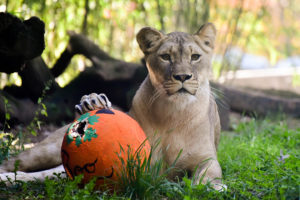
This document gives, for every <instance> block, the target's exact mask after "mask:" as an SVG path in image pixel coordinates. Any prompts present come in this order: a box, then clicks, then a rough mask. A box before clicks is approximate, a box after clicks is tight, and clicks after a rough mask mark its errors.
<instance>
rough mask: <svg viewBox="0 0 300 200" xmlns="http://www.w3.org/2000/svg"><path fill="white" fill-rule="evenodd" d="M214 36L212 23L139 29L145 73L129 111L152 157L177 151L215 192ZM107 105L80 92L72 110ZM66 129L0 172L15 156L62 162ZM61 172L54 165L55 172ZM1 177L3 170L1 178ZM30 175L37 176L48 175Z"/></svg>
mask: <svg viewBox="0 0 300 200" xmlns="http://www.w3.org/2000/svg"><path fill="white" fill-rule="evenodd" d="M215 37H216V29H215V27H214V25H213V24H211V23H208V24H205V25H203V26H202V27H201V28H200V29H199V30H198V31H197V32H196V33H195V34H193V35H190V34H187V33H182V32H172V33H169V34H163V33H161V32H159V31H157V30H155V29H154V28H150V27H146V28H143V29H141V30H140V32H139V33H138V34H137V41H138V43H139V46H140V48H141V50H142V51H143V53H144V54H145V61H146V65H147V69H148V72H149V74H148V76H147V77H146V79H145V80H144V82H143V83H142V85H141V86H140V88H139V89H138V91H137V92H136V95H135V96H134V99H133V102H132V107H131V109H130V111H129V115H130V116H131V117H133V118H134V119H135V120H137V121H138V123H139V124H140V126H141V127H142V128H143V130H144V131H145V133H146V135H147V136H148V138H149V141H150V143H151V144H152V145H155V143H156V142H157V141H158V140H159V141H160V142H159V143H158V147H157V148H156V150H155V152H154V154H153V159H154V161H155V160H158V159H163V160H164V161H165V162H166V163H167V164H169V165H170V164H172V163H173V162H174V161H175V159H176V157H177V155H178V154H179V152H180V151H182V153H181V155H180V157H179V159H178V160H177V162H176V167H177V168H179V169H183V170H185V171H186V172H187V173H188V174H195V179H194V180H195V181H194V183H195V184H198V183H199V182H200V179H201V177H202V175H204V179H203V183H206V182H208V181H210V182H211V183H212V184H213V186H214V188H215V189H217V190H220V189H222V184H221V180H220V179H221V177H222V172H221V168H220V165H219V163H218V161H217V154H216V148H217V146H218V141H219V137H220V122H219V115H218V110H217V105H216V103H215V100H214V97H213V96H212V95H211V90H210V86H209V76H210V71H211V58H212V53H213V48H214V42H215ZM110 105H111V104H110V102H109V100H108V99H107V98H106V96H105V95H102V94H101V95H96V94H91V95H88V96H84V97H83V98H82V100H81V102H80V104H79V105H77V106H76V108H77V109H78V110H79V112H81V113H85V112H87V111H89V110H93V109H99V108H103V107H106V108H109V107H110ZM67 127H68V126H65V127H63V128H61V129H59V130H58V131H56V132H55V133H53V134H52V135H50V136H49V137H48V138H47V139H45V140H44V141H42V142H41V143H40V144H38V145H36V146H35V147H34V148H33V149H30V150H28V151H25V152H23V153H21V154H20V155H19V156H18V157H16V158H13V159H11V160H9V161H7V162H5V163H4V164H3V165H2V166H1V168H2V172H3V171H11V170H13V168H14V162H15V161H16V160H20V165H19V169H20V170H22V171H34V170H38V169H46V168H49V167H54V166H57V165H59V164H61V159H60V146H61V143H62V139H63V135H64V134H65V132H66V129H67ZM62 170H63V169H62V167H58V168H56V172H59V171H62ZM51 172H53V171H51ZM4 175H8V174H2V176H1V177H2V178H4ZM30 175H31V174H30V173H26V174H20V178H21V179H27V180H28V179H31V176H30ZM33 175H34V177H38V178H41V179H42V178H43V177H44V176H45V175H48V173H45V172H41V173H34V174H33ZM176 175H177V174H176V173H174V174H173V176H176ZM28 177H30V178H28Z"/></svg>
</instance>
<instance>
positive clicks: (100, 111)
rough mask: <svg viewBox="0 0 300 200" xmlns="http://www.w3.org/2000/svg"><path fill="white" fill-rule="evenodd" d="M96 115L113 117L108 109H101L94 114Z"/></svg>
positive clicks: (112, 113)
mask: <svg viewBox="0 0 300 200" xmlns="http://www.w3.org/2000/svg"><path fill="white" fill-rule="evenodd" d="M96 114H111V115H114V114H115V113H114V112H113V111H111V110H109V109H101V110H98V111H97V112H96Z"/></svg>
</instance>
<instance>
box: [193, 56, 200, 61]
mask: <svg viewBox="0 0 300 200" xmlns="http://www.w3.org/2000/svg"><path fill="white" fill-rule="evenodd" d="M200 57H201V55H199V54H192V56H191V60H192V61H196V60H199V58H200Z"/></svg>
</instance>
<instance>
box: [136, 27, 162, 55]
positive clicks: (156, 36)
mask: <svg viewBox="0 0 300 200" xmlns="http://www.w3.org/2000/svg"><path fill="white" fill-rule="evenodd" d="M163 37H164V35H163V34H162V33H161V32H159V31H158V30H156V29H154V28H151V27H145V28H142V29H141V30H140V31H139V32H138V34H137V36H136V39H137V42H138V43H139V45H140V48H141V50H142V51H143V52H144V54H147V53H149V52H150V51H151V49H152V47H155V46H156V45H157V44H159V41H160V40H161V39H162V38H163Z"/></svg>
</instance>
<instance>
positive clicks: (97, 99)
mask: <svg viewBox="0 0 300 200" xmlns="http://www.w3.org/2000/svg"><path fill="white" fill-rule="evenodd" d="M103 108H106V109H111V102H110V101H109V100H108V98H107V96H106V95H105V94H103V93H101V94H96V93H92V94H90V95H84V96H83V97H82V98H81V100H80V104H77V105H76V106H75V109H76V111H77V112H78V113H79V114H84V113H86V112H89V111H92V110H96V109H103Z"/></svg>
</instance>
